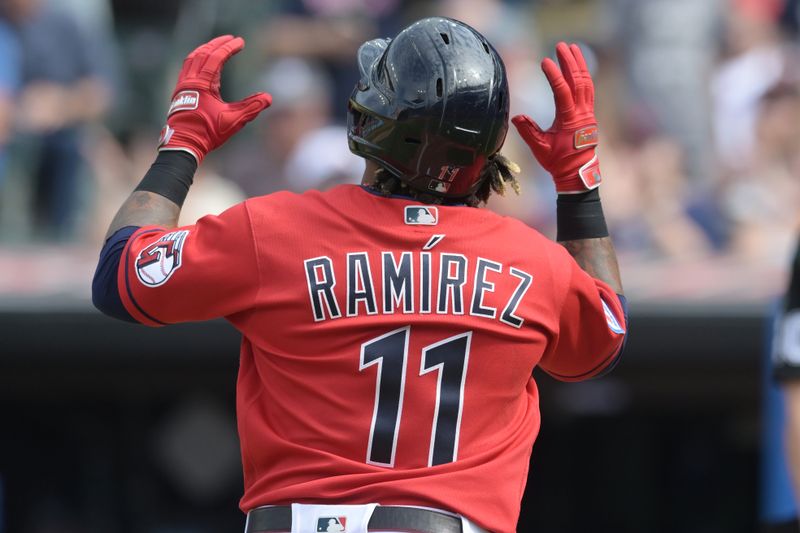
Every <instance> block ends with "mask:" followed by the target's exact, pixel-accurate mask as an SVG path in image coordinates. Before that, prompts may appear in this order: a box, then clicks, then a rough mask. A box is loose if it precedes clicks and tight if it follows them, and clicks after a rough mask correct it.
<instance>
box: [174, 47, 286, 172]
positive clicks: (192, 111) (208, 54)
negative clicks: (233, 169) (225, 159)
mask: <svg viewBox="0 0 800 533" xmlns="http://www.w3.org/2000/svg"><path fill="white" fill-rule="evenodd" d="M243 48H244V39H242V38H241V37H234V36H233V35H223V36H221V37H217V38H216V39H212V40H211V41H209V42H207V43H205V44H204V45H201V46H199V47H198V48H196V49H195V50H194V51H193V52H192V53H191V54H189V55H188V56H187V57H186V60H184V62H183V68H182V69H181V72H180V75H179V76H178V84H177V85H176V86H175V91H174V92H173V93H172V104H171V105H170V106H169V113H168V114H167V124H166V126H164V129H163V130H161V138H160V139H159V147H158V149H159V150H183V151H185V152H189V153H190V154H192V155H193V156H194V157H195V159H197V163H198V164H200V163H202V161H203V158H204V157H205V156H206V154H208V153H209V152H210V151H212V150H214V149H215V148H218V147H219V146H221V145H222V144H224V143H225V141H227V140H228V139H229V138H230V137H231V136H232V135H233V134H234V133H236V132H237V131H239V130H240V129H242V127H244V125H245V124H247V123H248V122H250V121H251V120H253V119H254V118H256V116H258V114H259V113H260V112H261V111H263V110H264V109H266V108H267V107H269V105H270V104H271V103H272V97H271V96H270V95H269V94H267V93H256V94H253V95H251V96H248V97H247V98H245V99H244V100H241V101H239V102H233V103H228V102H223V101H222V97H221V96H220V93H219V84H220V74H221V73H222V67H223V65H225V62H226V61H227V60H228V59H230V58H231V56H233V55H234V54H236V53H237V52H239V51H241V50H242V49H243Z"/></svg>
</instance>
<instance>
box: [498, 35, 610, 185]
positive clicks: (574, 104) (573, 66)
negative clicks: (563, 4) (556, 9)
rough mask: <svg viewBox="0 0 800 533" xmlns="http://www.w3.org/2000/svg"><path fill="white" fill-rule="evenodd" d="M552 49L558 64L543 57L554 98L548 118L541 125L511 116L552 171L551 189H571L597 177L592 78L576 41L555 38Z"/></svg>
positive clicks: (534, 151) (592, 182)
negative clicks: (546, 125)
mask: <svg viewBox="0 0 800 533" xmlns="http://www.w3.org/2000/svg"><path fill="white" fill-rule="evenodd" d="M556 55H557V56H558V65H556V63H555V62H554V61H553V60H552V59H550V58H546V59H545V60H544V61H542V70H543V71H544V74H545V76H547V81H549V82H550V87H551V88H552V89H553V96H554V98H555V103H556V116H555V120H553V124H552V125H551V126H550V128H549V129H547V130H542V128H540V127H539V125H538V124H536V122H534V121H533V119H531V118H530V117H529V116H527V115H517V116H515V117H514V118H512V119H511V121H512V122H513V123H514V126H516V128H517V131H519V134H520V135H521V136H522V138H523V140H524V141H525V143H527V145H528V146H529V147H530V148H531V151H532V152H533V155H534V156H536V159H537V161H539V164H540V165H542V167H544V168H545V170H547V171H548V172H550V174H551V175H552V176H553V181H555V184H556V191H557V192H558V193H559V194H575V193H581V192H586V191H588V190H591V189H594V188H596V187H597V186H598V185H600V181H601V177H600V164H599V162H598V161H597V154H596V153H595V147H596V146H597V140H598V130H597V119H595V116H594V84H593V83H592V78H591V76H590V75H589V69H588V68H587V67H586V60H585V59H584V58H583V54H582V53H581V49H580V48H579V47H578V45H576V44H571V45H567V44H566V43H563V42H561V43H558V45H556ZM559 67H560V68H559Z"/></svg>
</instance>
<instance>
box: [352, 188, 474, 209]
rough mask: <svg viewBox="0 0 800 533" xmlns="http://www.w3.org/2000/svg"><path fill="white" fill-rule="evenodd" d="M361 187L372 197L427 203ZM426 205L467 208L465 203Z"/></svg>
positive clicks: (409, 197) (410, 197)
mask: <svg viewBox="0 0 800 533" xmlns="http://www.w3.org/2000/svg"><path fill="white" fill-rule="evenodd" d="M359 187H361V188H362V189H363V190H365V191H366V192H368V193H370V194H371V195H373V196H379V197H381V198H396V199H398V200H411V201H412V202H419V203H421V204H424V203H425V202H422V201H420V200H419V198H414V197H413V196H406V195H404V194H383V193H382V192H379V191H376V190H375V189H373V188H372V187H369V186H368V185H359ZM425 205H446V206H455V207H459V206H461V207H465V206H466V205H467V204H465V203H464V202H458V203H448V202H447V201H446V200H445V202H444V203H442V204H425Z"/></svg>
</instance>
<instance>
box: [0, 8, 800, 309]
mask: <svg viewBox="0 0 800 533" xmlns="http://www.w3.org/2000/svg"><path fill="white" fill-rule="evenodd" d="M799 1H800V0H707V1H703V2H697V1H696V0H569V1H568V0H559V1H556V0H538V1H529V0H525V1H523V0H505V1H503V0H436V1H408V0H405V1H403V0H282V1H281V0H276V1H272V2H250V1H247V0H182V1H175V2H157V1H155V0H147V1H143V0H139V1H135V0H0V295H2V294H4V293H5V294H9V293H15V291H16V292H19V289H18V288H19V286H20V284H23V285H25V286H26V287H30V286H31V283H30V282H29V280H28V279H27V274H26V273H29V272H31V271H32V270H35V269H33V268H32V265H33V264H34V263H35V262H37V261H38V262H41V261H44V262H49V263H58V261H66V260H72V259H74V257H75V256H82V255H83V254H84V252H83V250H84V249H86V250H89V249H91V250H94V249H97V248H99V244H100V242H101V240H102V237H103V232H104V230H105V228H106V227H107V224H108V222H109V220H110V219H111V217H112V216H113V213H114V212H115V210H116V209H117V207H118V206H119V204H120V203H121V202H122V200H123V199H124V198H125V197H126V196H127V195H128V194H129V193H130V191H131V190H132V189H133V187H134V186H135V184H136V183H137V182H138V181H139V179H140V178H141V176H142V175H143V174H144V172H145V171H146V169H147V167H148V166H149V164H150V163H151V162H152V159H153V157H154V150H155V144H156V139H157V137H158V131H159V130H160V128H161V126H162V121H163V117H164V115H165V112H166V109H167V106H168V105H169V97H170V92H171V90H172V85H173V83H174V79H175V76H176V73H177V70H178V68H179V66H180V63H181V61H182V59H183V57H184V55H185V54H186V53H187V52H188V51H189V50H191V49H192V48H193V47H194V46H196V45H197V44H199V43H201V42H203V41H205V40H207V39H208V38H210V37H211V36H213V35H216V34H221V33H236V34H239V35H242V36H244V37H245V38H246V39H247V43H248V48H247V49H246V51H245V52H244V53H243V54H241V57H237V58H235V59H234V60H232V61H231V63H230V64H229V66H228V68H227V69H226V72H225V74H224V78H223V96H225V97H226V98H228V99H230V100H234V99H239V98H241V97H243V96H246V95H247V94H250V93H251V92H254V91H258V90H266V91H268V92H270V93H271V94H272V95H273V102H274V103H273V105H272V107H271V108H270V109H268V110H267V111H266V112H265V113H264V115H263V116H262V117H261V118H259V119H258V120H257V121H256V122H255V123H254V124H253V125H251V126H249V127H248V128H246V129H245V130H244V131H243V132H242V133H241V134H239V135H238V136H237V137H236V138H234V139H233V140H232V141H231V142H230V143H229V145H226V146H225V147H224V148H223V149H221V150H219V151H218V152H217V153H214V154H212V155H211V156H210V157H209V158H208V159H207V160H206V163H204V165H203V167H202V169H201V170H200V171H199V173H198V176H197V178H196V181H195V185H194V186H193V187H192V190H191V192H190V194H189V198H188V200H187V203H186V207H185V209H184V211H183V213H182V222H183V223H191V222H193V221H194V220H196V219H197V218H199V217H200V216H202V215H204V214H208V213H218V212H220V211H222V210H224V209H225V208H227V207H229V206H230V205H233V204H234V203H236V202H238V201H241V200H242V199H244V198H246V197H248V196H253V195H260V194H267V193H270V192H273V191H276V190H280V189H290V190H295V191H302V190H305V189H309V188H326V187H330V186H333V185H335V184H338V183H347V182H349V183H357V182H359V180H360V177H361V173H362V170H363V162H362V161H361V160H360V159H359V158H357V157H355V156H353V155H352V154H350V152H349V151H348V148H347V142H346V130H345V125H344V121H345V118H346V115H345V109H346V101H347V98H348V95H349V93H350V91H351V90H352V87H353V85H354V83H355V81H356V80H357V71H356V63H355V52H356V50H357V48H358V46H359V45H360V44H361V43H362V42H364V41H365V40H368V39H371V38H375V37H380V36H391V35H393V34H395V33H396V32H397V31H398V30H399V29H401V28H402V27H403V26H405V25H406V24H408V23H409V22H411V21H413V20H415V19H417V18H421V17H424V16H429V15H445V16H450V17H454V18H457V19H460V20H463V21H465V22H467V23H469V24H471V25H473V26H474V27H475V28H477V29H478V30H479V31H481V32H482V33H483V34H484V35H486V37H487V38H488V39H489V40H490V41H491V42H492V43H493V44H494V45H495V47H496V48H497V49H498V50H499V51H500V53H501V55H502V56H503V58H504V60H505V62H506V67H507V69H508V73H509V78H510V81H511V95H512V113H514V114H516V113H527V114H530V115H531V116H533V117H534V119H536V120H537V122H539V123H540V124H543V125H546V124H549V122H550V120H551V119H552V116H553V103H552V97H551V94H550V91H549V87H548V85H547V83H546V80H545V78H544V76H543V75H542V74H541V72H540V71H539V61H540V59H541V57H543V55H545V54H550V53H552V49H553V45H554V43H555V42H556V41H558V40H561V39H567V40H572V41H578V42H579V43H580V44H581V46H582V47H583V48H584V52H585V54H586V55H587V56H588V57H589V60H590V63H591V65H590V68H591V69H592V70H593V73H594V77H595V83H596V87H597V106H598V110H597V112H598V116H599V120H600V124H601V132H602V141H601V155H600V160H601V167H602V170H603V174H604V176H605V183H604V185H603V187H602V189H601V190H602V196H603V198H604V207H605V211H606V216H607V219H608V221H609V225H610V229H611V232H612V235H613V236H614V239H615V243H616V246H617V248H618V251H619V255H620V263H621V266H622V270H623V276H624V279H625V282H626V285H627V288H628V291H629V293H631V295H632V296H633V297H634V298H637V297H638V298H640V299H642V300H648V299H653V300H664V299H677V300H680V299H690V300H697V299H701V300H702V299H711V300H716V301H719V300H724V301H756V300H759V299H763V298H764V297H765V296H767V295H770V294H771V293H773V292H777V291H778V290H779V289H780V288H781V287H782V279H783V278H782V273H783V271H784V270H785V265H787V264H788V257H789V255H790V253H791V251H792V249H793V246H794V241H795V233H796V231H797V226H798V224H797V223H798V213H800V211H798V209H797V206H798V205H800V151H798V150H797V149H796V146H797V144H798V142H799V141H800V47H798V44H799V43H800V32H799V31H798V27H800V6H798V2H799ZM504 152H505V153H506V155H508V156H510V157H511V158H512V159H513V160H515V161H516V162H518V163H519V164H520V165H521V167H522V169H523V172H522V184H523V188H522V193H521V195H520V196H518V197H516V196H508V197H504V198H493V199H492V200H491V201H490V208H492V209H494V210H497V211H499V212H502V213H505V214H510V215H513V216H516V217H518V218H521V219H522V220H524V221H526V222H527V223H529V224H530V225H532V226H534V227H536V228H538V229H540V230H541V231H543V232H544V233H545V234H547V235H549V236H553V235H554V233H555V231H554V215H555V202H554V198H555V195H554V192H553V188H552V185H551V183H550V181H549V178H548V176H546V175H545V174H544V173H543V171H542V170H541V169H540V168H539V167H538V165H537V164H536V163H535V160H534V159H533V157H532V156H531V155H530V154H529V153H528V151H527V148H525V147H524V145H523V143H522V142H521V141H520V140H519V138H518V137H517V135H516V133H515V132H513V130H512V131H510V132H509V135H508V139H507V142H506V146H505V148H504ZM59 254H61V255H59ZM70 254H72V255H70ZM50 258H56V259H52V260H51V259H50ZM93 262H94V258H93V257H89V261H88V262H87V265H89V266H87V268H90V267H91V264H93ZM55 270H58V268H57V267H53V268H48V269H45V271H46V272H47V273H48V274H47V275H48V276H52V275H53V274H52V271H55ZM21 273H22V274H21ZM22 278H25V280H22ZM21 280H22V281H21ZM80 281H81V283H82V282H83V281H85V279H84V278H82V279H81V280H80ZM32 285H33V288H31V289H30V290H31V291H34V290H35V286H36V284H35V283H34V284H32ZM87 287H88V284H87ZM80 290H83V286H82V285H81V289H80ZM79 292H80V291H79Z"/></svg>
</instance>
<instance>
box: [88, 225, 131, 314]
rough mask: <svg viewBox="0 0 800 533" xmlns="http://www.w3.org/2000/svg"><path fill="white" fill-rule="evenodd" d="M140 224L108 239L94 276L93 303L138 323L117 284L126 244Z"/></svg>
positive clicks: (101, 251)
mask: <svg viewBox="0 0 800 533" xmlns="http://www.w3.org/2000/svg"><path fill="white" fill-rule="evenodd" d="M138 229H139V226H125V227H124V228H121V229H119V230H117V231H116V232H115V233H114V234H113V235H111V237H109V238H108V239H106V242H105V243H104V244H103V248H102V249H101V250H100V258H99V259H98V261H97V268H96V269H95V271H94V277H93V278H92V303H93V304H94V306H95V307H96V308H97V309H98V310H99V311H100V312H102V313H103V314H105V315H108V316H110V317H112V318H117V319H119V320H124V321H126V322H134V323H136V322H137V321H136V319H135V318H133V317H132V316H131V314H130V313H129V312H128V310H127V309H125V306H124V305H123V303H122V298H121V297H120V294H119V285H118V284H117V272H118V271H119V261H120V258H121V257H122V251H123V250H124V249H125V245H126V244H127V242H128V239H130V237H131V235H133V234H134V233H135V232H136V230H138Z"/></svg>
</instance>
